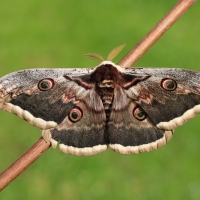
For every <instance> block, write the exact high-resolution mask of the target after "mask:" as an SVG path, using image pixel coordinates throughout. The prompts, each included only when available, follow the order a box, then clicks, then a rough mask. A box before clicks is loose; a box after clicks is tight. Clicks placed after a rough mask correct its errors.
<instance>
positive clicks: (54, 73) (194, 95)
mask: <svg viewBox="0 0 200 200" xmlns="http://www.w3.org/2000/svg"><path fill="white" fill-rule="evenodd" d="M90 56H91V57H95V58H98V59H100V60H101V61H102V59H101V57H100V56H97V55H94V54H92V55H90ZM110 57H112V55H111V56H110ZM0 109H2V110H5V111H8V112H10V113H13V114H15V115H18V116H19V117H20V118H22V119H24V120H26V121H28V122H29V123H30V124H31V125H33V126H36V127H38V128H40V129H41V130H42V136H43V138H44V139H45V140H46V141H49V142H51V144H52V147H53V148H56V146H57V145H59V148H60V150H61V151H62V152H64V153H67V154H73V155H94V154H98V153H100V152H103V151H105V150H106V149H107V148H110V149H112V150H114V151H116V152H118V153H120V154H137V153H141V152H149V151H152V150H155V149H158V148H160V147H162V146H163V145H165V144H166V143H167V142H168V141H169V140H170V139H171V137H172V136H173V130H174V129H175V128H176V127H178V126H181V125H182V124H184V123H185V122H187V121H188V120H189V119H191V118H193V117H194V116H195V115H197V114H198V113H200V73H199V72H195V71H190V70H185V69H173V68H168V69H167V68H160V69H159V68H158V69H152V68H122V67H120V66H119V65H116V64H114V63H113V62H111V61H109V60H108V61H102V62H101V63H100V64H99V65H98V66H97V67H95V68H93V69H92V68H90V69H87V68H82V69H81V68H77V69H74V68H71V69H28V70H21V71H17V72H13V73H11V74H8V75H5V76H4V77H2V78H0Z"/></svg>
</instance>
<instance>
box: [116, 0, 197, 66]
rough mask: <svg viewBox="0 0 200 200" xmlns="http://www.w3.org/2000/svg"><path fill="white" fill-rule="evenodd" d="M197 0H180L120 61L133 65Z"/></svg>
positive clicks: (121, 64) (124, 64)
mask: <svg viewBox="0 0 200 200" xmlns="http://www.w3.org/2000/svg"><path fill="white" fill-rule="evenodd" d="M195 1H196V0H180V1H179V2H178V3H177V4H176V5H175V6H174V7H173V8H172V9H171V11H170V12H169V13H168V14H167V15H166V16H165V17H164V18H163V19H162V20H161V21H160V22H159V23H158V24H157V25H156V26H155V27H154V28H153V29H152V30H151V31H150V32H149V33H148V34H147V35H146V36H145V37H144V38H143V39H142V40H141V41H140V42H139V43H138V44H137V45H136V46H135V47H134V48H133V49H132V50H131V51H130V52H129V53H128V54H127V55H126V56H125V57H124V58H123V59H122V60H121V61H120V62H119V63H118V64H119V65H120V66H123V67H125V68H128V67H131V66H132V65H133V64H134V63H135V62H136V61H137V60H138V59H139V58H140V57H141V56H142V55H143V54H144V53H145V52H146V51H147V50H148V49H149V48H150V47H151V46H152V45H153V44H154V43H155V42H156V41H157V40H158V39H159V38H160V37H161V36H162V35H163V34H164V33H165V32H166V31H167V30H168V29H169V28H170V27H171V26H172V25H173V24H174V23H175V22H176V21H177V20H178V19H179V18H180V17H181V16H182V15H183V14H184V12H185V11H186V10H187V9H189V8H190V6H192V4H193V3H194V2H195Z"/></svg>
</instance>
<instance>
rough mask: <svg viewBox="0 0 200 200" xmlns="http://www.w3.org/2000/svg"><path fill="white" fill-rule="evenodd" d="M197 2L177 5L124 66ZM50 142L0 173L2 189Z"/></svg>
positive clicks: (40, 142) (37, 146) (189, 0)
mask: <svg viewBox="0 0 200 200" xmlns="http://www.w3.org/2000/svg"><path fill="white" fill-rule="evenodd" d="M194 2H195V0H181V1H179V2H178V4H176V6H175V7H174V8H173V9H172V10H171V11H170V12H169V13H168V14H167V15H166V16H165V18H164V19H163V20H161V22H159V23H158V24H157V25H156V26H155V28H153V29H152V31H150V32H149V33H148V34H147V35H146V36H145V37H144V38H143V40H142V41H141V42H139V43H138V44H137V45H136V46H135V47H134V48H133V49H132V50H131V51H130V52H129V53H128V54H127V55H126V56H125V57H124V58H123V59H122V60H121V61H120V62H119V64H120V65H121V66H123V67H125V66H126V67H130V66H132V65H133V63H135V62H136V61H137V60H138V59H139V58H140V57H141V56H142V55H143V54H144V53H145V52H146V51H147V50H148V49H149V48H150V47H151V46H152V45H153V44H154V43H155V42H156V41H157V40H158V39H159V38H160V37H161V36H162V34H163V33H164V32H166V31H167V29H168V28H169V27H170V26H172V25H173V23H174V22H175V21H176V20H177V19H178V18H179V17H180V16H181V15H182V14H183V13H184V12H185V11H186V10H187V9H188V8H189V7H190V6H191V5H192V4H193V3H194ZM49 147H50V143H47V142H45V140H44V139H43V138H40V139H39V140H38V141H37V142H36V143H35V144H34V145H33V146H32V147H31V148H30V149H28V150H27V151H26V152H25V153H24V154H23V155H22V156H21V157H20V158H19V159H17V160H16V161H15V162H14V163H13V164H12V165H11V166H10V167H8V168H7V169H6V170H5V171H4V172H2V173H1V174H0V191H2V190H3V189H4V188H5V187H6V186H7V185H8V184H9V183H10V182H12V181H13V180H14V179H15V178H16V177H17V176H19V175H20V174H21V173H22V172H23V171H24V170H25V169H26V168H27V167H28V166H30V165H31V164H32V163H33V162H34V161H36V160H37V159H38V158H39V157H40V156H41V155H42V154H43V153H44V152H45V151H46V150H47V149H48V148H49Z"/></svg>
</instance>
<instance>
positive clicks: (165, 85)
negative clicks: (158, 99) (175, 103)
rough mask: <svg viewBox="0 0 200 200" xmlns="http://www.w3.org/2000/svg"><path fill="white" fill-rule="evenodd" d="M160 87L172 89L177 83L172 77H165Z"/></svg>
mask: <svg viewBox="0 0 200 200" xmlns="http://www.w3.org/2000/svg"><path fill="white" fill-rule="evenodd" d="M161 87H162V88H163V89H164V90H167V91H174V90H175V89H176V88H177V83H176V81H174V80H173V79H170V78H165V79H163V80H162V81H161Z"/></svg>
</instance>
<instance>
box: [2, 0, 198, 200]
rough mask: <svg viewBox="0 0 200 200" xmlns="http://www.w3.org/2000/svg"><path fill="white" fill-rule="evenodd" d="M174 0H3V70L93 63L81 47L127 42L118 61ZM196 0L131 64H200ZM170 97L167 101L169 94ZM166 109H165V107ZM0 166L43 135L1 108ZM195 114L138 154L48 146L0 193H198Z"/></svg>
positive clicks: (89, 49)
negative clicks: (162, 142)
mask: <svg viewBox="0 0 200 200" xmlns="http://www.w3.org/2000/svg"><path fill="white" fill-rule="evenodd" d="M176 2H177V1H176V0H168V1H166V0H159V1H156V0H148V1H147V0H140V1H138V0H123V1H122V0H121V1H120V0H109V1H108V0H101V1H88V0H85V1H84V0H79V1H65V0H59V1H56V0H48V1H47V0H34V1H25V0H18V1H11V0H0V77H1V76H3V75H5V74H7V73H10V72H12V71H17V70H20V69H26V68H41V67H50V68H66V67H93V66H95V65H97V64H98V63H97V62H95V61H92V60H90V59H87V58H84V57H83V56H82V55H83V54H85V53H99V54H101V55H102V56H103V57H106V56H107V55H108V53H109V52H110V50H112V49H113V48H115V47H116V46H119V45H121V44H123V43H126V44H127V45H126V47H125V49H124V50H123V51H122V52H121V53H120V55H119V56H118V57H117V58H116V59H115V62H118V61H119V60H120V59H121V58H122V57H123V56H124V55H125V54H126V53H127V52H128V51H129V50H130V49H131V48H132V47H133V46H134V45H135V44H136V43H137V42H138V41H140V40H141V38H142V37H143V36H144V35H145V34H146V33H147V32H148V31H149V30H150V29H151V28H152V27H153V26H154V25H155V24H156V23H157V22H158V21H159V20H160V19H161V18H162V17H163V16H164V15H165V14H166V13H167V12H168V11H169V10H170V9H171V7H173V5H174V4H175V3H176ZM199 35H200V2H196V3H195V4H194V5H193V6H192V8H190V9H189V11H187V13H186V14H185V15H184V16H183V17H182V18H181V19H180V20H179V21H178V22H177V23H176V24H175V25H174V26H173V27H172V28H170V30H169V31H168V32H167V33H166V34H165V35H164V36H163V37H162V38H161V39H160V40H159V41H158V42H157V43H156V44H155V45H154V46H153V47H152V48H151V49H150V50H149V51H148V52H147V53H146V54H145V55H144V56H143V57H142V58H141V59H140V60H139V61H138V62H137V63H136V64H135V66H136V67H174V68H188V69H193V70H199V71H200V67H199V66H200V39H199ZM169 103H170V102H169ZM163 115H164V113H163ZM0 119H1V128H0V171H3V170H4V169H6V168H7V167H8V166H9V165H10V164H11V163H12V162H13V161H14V160H15V159H17V158H18V157H19V156H20V155H21V154H22V153H23V152H24V151H25V150H27V149H28V148H29V147H30V146H31V145H32V144H33V143H34V142H36V141H37V140H38V138H39V137H40V136H41V134H40V130H39V129H37V128H35V127H32V126H31V125H29V124H28V123H27V122H25V121H23V120H21V119H19V118H18V117H16V116H14V115H11V114H9V113H6V112H3V111H1V112H0ZM199 120H200V117H196V118H195V119H193V120H191V121H190V122H188V123H187V124H185V125H184V126H182V127H180V128H178V129H177V130H176V131H175V135H174V137H173V139H172V140H171V141H170V142H169V144H168V145H167V146H165V147H163V148H161V149H159V150H157V151H153V152H151V153H143V154H139V155H129V156H124V155H119V154H117V153H114V152H112V151H110V150H107V151H106V152H104V153H102V154H99V155H96V156H92V157H77V156H71V155H65V154H62V153H61V152H60V151H59V150H58V149H56V150H54V149H49V150H48V151H47V152H46V153H45V154H44V155H43V156H42V157H41V158H39V159H38V160H37V161H36V162H35V163H34V164H33V165H32V166H30V167H29V168H28V169H27V170H26V171H25V172H24V173H23V174H21V175H20V176H19V177H18V178H17V179H16V180H14V181H13V182H12V183H11V184H10V185H9V186H8V187H7V188H5V189H4V190H3V191H2V192H1V193H0V199H2V200H4V199H6V200H7V199H12V200H18V199H21V200H25V199H26V200H27V199H29V200H32V199H37V200H40V199H61V200H62V199H70V200H71V199H72V200H79V199H80V200H88V199H93V200H96V199H106V200H111V199H137V200H146V199H148V200H151V199H154V200H155V199H170V200H173V199H176V200H177V199H182V200H183V199H187V200H188V199H198V200H199V199H200V170H199V169H200V142H199V141H200V135H199V132H200V123H199Z"/></svg>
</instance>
